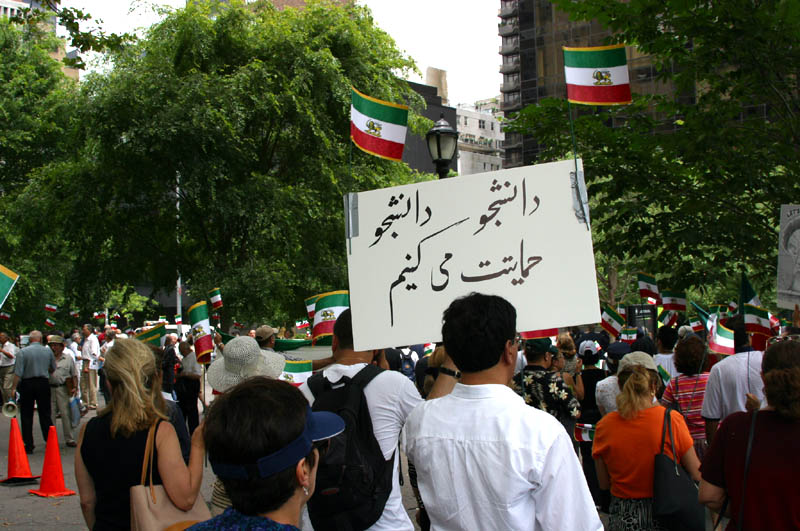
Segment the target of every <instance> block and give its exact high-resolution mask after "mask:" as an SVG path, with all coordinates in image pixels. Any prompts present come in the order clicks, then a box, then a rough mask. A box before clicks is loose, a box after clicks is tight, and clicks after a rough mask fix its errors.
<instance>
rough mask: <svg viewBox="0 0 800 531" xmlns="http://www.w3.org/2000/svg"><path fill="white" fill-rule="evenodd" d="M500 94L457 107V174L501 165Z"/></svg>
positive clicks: (495, 167) (467, 173) (502, 137)
mask: <svg viewBox="0 0 800 531" xmlns="http://www.w3.org/2000/svg"><path fill="white" fill-rule="evenodd" d="M499 102H500V97H499V96H498V97H495V98H490V99H488V100H482V101H479V102H477V103H476V104H475V105H459V106H458V107H457V108H456V115H457V120H456V123H457V127H456V129H458V174H459V175H472V174H475V173H484V172H487V171H496V170H499V169H501V168H502V167H503V139H504V136H505V135H504V134H503V131H502V128H501V127H500V121H499V120H498V116H500V106H499Z"/></svg>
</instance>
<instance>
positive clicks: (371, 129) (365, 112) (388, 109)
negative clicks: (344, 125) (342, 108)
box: [350, 87, 408, 162]
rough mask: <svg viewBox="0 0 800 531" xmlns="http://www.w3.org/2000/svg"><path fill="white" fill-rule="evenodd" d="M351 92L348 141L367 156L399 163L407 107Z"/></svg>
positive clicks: (401, 157) (354, 91)
mask: <svg viewBox="0 0 800 531" xmlns="http://www.w3.org/2000/svg"><path fill="white" fill-rule="evenodd" d="M351 89H352V103H351V104H350V138H351V139H352V141H353V143H354V144H355V145H356V147H357V148H358V149H360V150H361V151H364V152H366V153H369V154H370V155H375V156H376V157H381V158H383V159H389V160H396V161H398V162H399V161H401V160H402V159H403V148H404V147H405V143H406V126H407V125H408V107H407V106H406V105H398V104H396V103H391V102H388V101H383V100H379V99H377V98H372V97H370V96H367V95H366V94H362V93H361V92H359V91H357V90H356V89H355V88H353V87H351Z"/></svg>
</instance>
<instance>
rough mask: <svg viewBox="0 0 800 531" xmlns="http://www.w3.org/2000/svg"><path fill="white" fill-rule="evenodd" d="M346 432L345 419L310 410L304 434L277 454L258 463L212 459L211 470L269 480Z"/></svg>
mask: <svg viewBox="0 0 800 531" xmlns="http://www.w3.org/2000/svg"><path fill="white" fill-rule="evenodd" d="M343 431H344V420H342V417H340V416H339V415H337V414H335V413H331V412H328V411H316V412H312V411H311V408H308V410H307V411H306V425H305V428H304V429H303V433H301V434H300V436H299V437H297V438H296V439H295V440H293V441H292V442H290V443H289V444H287V445H286V446H284V447H283V448H281V449H280V450H278V451H277V452H274V453H271V454H269V455H265V456H264V457H261V458H259V459H258V460H257V461H256V462H255V463H247V464H231V463H220V462H218V461H214V460H211V461H210V462H211V469H212V470H213V471H214V474H216V475H217V477H218V478H221V479H254V478H268V477H270V476H273V475H275V474H277V473H278V472H281V471H283V470H286V469H287V468H289V467H290V466H294V465H296V464H297V463H298V462H299V461H300V460H301V459H303V458H304V457H305V456H307V455H308V454H309V453H310V452H311V445H312V443H313V442H315V441H322V440H325V439H329V438H331V437H334V436H336V435H339V434H340V433H342V432H343Z"/></svg>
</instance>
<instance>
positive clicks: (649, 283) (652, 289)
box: [637, 273, 659, 300]
mask: <svg viewBox="0 0 800 531" xmlns="http://www.w3.org/2000/svg"><path fill="white" fill-rule="evenodd" d="M637 276H638V280H639V296H640V297H641V298H643V299H647V298H652V299H656V300H658V298H659V296H658V285H657V284H656V277H654V276H652V275H648V274H647V273H639V274H638V275H637Z"/></svg>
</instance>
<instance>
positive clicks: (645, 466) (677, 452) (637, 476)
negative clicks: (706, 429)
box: [592, 352, 700, 531]
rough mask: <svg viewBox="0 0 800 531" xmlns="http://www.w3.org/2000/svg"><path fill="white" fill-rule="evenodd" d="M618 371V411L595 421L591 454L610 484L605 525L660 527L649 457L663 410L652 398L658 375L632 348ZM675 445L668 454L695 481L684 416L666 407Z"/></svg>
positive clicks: (633, 529) (657, 443)
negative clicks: (610, 496)
mask: <svg viewBox="0 0 800 531" xmlns="http://www.w3.org/2000/svg"><path fill="white" fill-rule="evenodd" d="M622 363H623V366H622V368H621V369H620V371H619V374H618V376H617V378H618V380H619V386H620V388H621V389H622V391H621V392H620V394H619V395H618V396H617V411H613V412H611V413H609V414H608V415H606V416H605V417H603V419H602V420H601V421H600V422H599V423H598V424H597V431H596V432H595V438H594V449H593V451H592V455H593V457H594V460H595V464H596V467H597V478H598V481H599V483H600V486H601V487H602V488H609V486H610V487H611V494H612V500H611V507H610V510H609V527H608V529H610V530H612V531H638V530H651V529H655V530H660V529H663V527H662V526H661V525H660V524H659V522H658V521H657V520H656V519H655V518H654V517H653V478H654V465H653V456H655V455H656V454H657V453H659V452H660V451H661V441H662V439H661V434H662V428H663V425H664V416H665V409H664V407H662V406H660V405H658V402H655V401H654V400H655V396H656V389H657V388H658V382H659V380H660V378H659V376H658V372H656V364H655V362H654V361H653V359H652V358H651V357H650V356H649V355H648V354H645V353H643V352H634V353H632V354H628V355H626V356H625V357H624V358H623V359H622ZM670 415H671V419H672V429H673V438H674V441H675V448H672V447H671V445H670V444H669V443H666V444H665V452H666V454H667V455H668V456H669V457H670V458H673V456H677V458H678V459H679V460H680V463H681V464H682V465H683V467H684V468H685V469H686V471H687V472H688V473H689V475H690V476H691V477H692V479H694V480H695V481H697V480H699V479H700V472H699V466H700V461H699V460H698V459H697V455H696V454H695V453H694V446H693V443H692V437H691V436H690V435H689V430H688V429H687V428H686V423H685V422H684V420H683V417H681V415H680V414H679V413H678V412H677V411H671V412H670Z"/></svg>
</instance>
